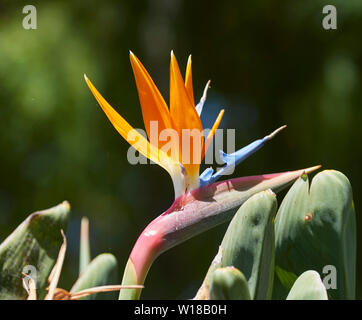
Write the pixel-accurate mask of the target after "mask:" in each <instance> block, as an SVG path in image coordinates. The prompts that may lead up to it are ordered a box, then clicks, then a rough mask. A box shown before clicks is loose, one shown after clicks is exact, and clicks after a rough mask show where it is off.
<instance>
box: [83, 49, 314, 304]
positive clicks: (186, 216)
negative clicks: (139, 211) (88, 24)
mask: <svg viewBox="0 0 362 320" xmlns="http://www.w3.org/2000/svg"><path fill="white" fill-rule="evenodd" d="M130 60H131V65H132V69H133V73H134V76H135V80H136V85H137V90H138V95H139V100H140V104H141V108H142V115H143V121H144V124H145V129H146V132H147V135H148V137H149V140H150V141H148V140H147V139H146V138H145V137H144V136H143V135H142V134H141V133H139V132H138V131H137V130H134V129H133V127H132V126H131V125H130V124H129V123H128V122H127V121H126V120H125V119H124V118H123V117H122V116H121V115H119V114H118V113H117V112H116V111H115V110H114V108H113V107H112V106H111V105H110V104H109V103H108V102H107V101H106V100H105V99H104V98H103V97H102V95H101V94H100V93H99V92H98V91H97V89H96V88H95V87H94V85H93V84H92V83H91V81H90V80H89V79H88V77H87V76H85V80H86V83H87V84H88V86H89V88H90V90H91V92H92V93H93V95H94V97H95V98H96V100H97V101H98V103H99V105H100V106H101V108H102V109H103V111H104V112H105V114H106V115H107V117H108V119H109V120H110V121H111V123H112V125H113V126H114V128H115V129H116V130H117V131H118V132H119V133H120V134H121V136H122V137H123V138H124V139H125V140H126V141H127V142H129V143H130V144H131V145H132V146H133V147H134V148H135V149H136V150H137V151H139V152H140V153H141V154H143V155H144V156H146V157H147V158H148V159H150V160H151V161H153V162H155V163H157V164H159V165H160V166H161V167H163V168H164V169H165V170H167V172H168V173H169V174H170V176H171V178H172V181H173V186H174V191H175V201H174V203H173V204H172V206H171V207H170V208H169V209H168V210H167V211H166V212H164V213H163V214H161V215H160V216H158V217H157V218H156V219H154V220H153V221H152V222H151V223H150V224H149V225H148V226H147V227H146V228H145V229H144V231H143V232H142V234H141V235H140V236H139V238H138V240H137V241H136V244H135V246H134V247H133V250H132V252H131V254H130V258H129V260H128V262H127V265H126V269H125V272H124V276H123V281H122V284H123V285H143V283H144V281H145V278H146V275H147V273H148V270H149V268H150V266H151V265H152V263H153V261H154V260H155V259H156V258H157V256H158V255H160V254H161V253H162V252H164V251H166V250H168V249H170V248H171V247H173V246H175V245H177V244H179V243H181V242H183V241H185V240H187V239H189V238H191V237H193V236H195V235H197V234H199V233H201V232H203V231H206V230H208V229H210V228H212V227H214V226H216V225H218V224H220V223H222V222H225V221H227V220H230V219H231V218H232V215H233V214H232V213H230V209H233V208H235V207H237V206H240V205H241V204H242V203H243V202H245V201H246V200H247V199H248V198H249V197H250V196H252V195H253V194H255V193H257V192H260V191H263V190H267V189H272V190H273V191H275V192H277V191H279V190H280V189H281V188H284V187H285V186H287V185H288V184H290V183H291V182H293V181H294V180H295V179H297V178H298V177H300V176H301V175H302V174H303V173H309V172H312V171H314V170H316V169H318V168H319V167H320V166H315V167H310V168H307V169H302V170H296V171H288V172H283V173H275V174H268V175H260V176H251V177H244V178H236V179H230V180H226V181H222V182H219V183H215V181H216V180H217V179H219V178H220V177H221V176H223V175H225V174H228V173H229V172H230V170H231V169H232V168H234V167H235V165H237V164H239V163H240V162H242V161H243V160H245V159H246V158H247V157H249V156H250V155H251V154H253V153H254V152H255V151H257V150H258V149H260V148H261V147H262V146H263V145H264V144H265V142H266V141H268V140H270V139H271V138H273V137H274V136H275V135H276V134H277V133H278V132H280V131H281V130H282V129H283V128H285V126H282V127H280V128H279V129H277V130H275V131H274V132H273V133H271V134H270V135H267V136H265V137H264V138H262V139H258V140H256V141H254V142H253V143H251V144H249V145H248V146H246V147H244V148H242V149H240V150H238V151H236V152H234V153H232V154H226V153H224V152H222V151H221V150H220V157H221V159H222V161H223V162H224V163H225V165H224V166H223V167H222V168H221V169H220V170H218V171H217V172H214V170H213V169H212V168H208V169H206V170H205V171H204V172H203V173H202V174H201V175H200V174H199V170H200V163H201V161H202V159H203V158H204V156H205V153H206V151H207V150H208V148H209V146H210V144H211V142H212V139H213V137H214V135H215V132H216V130H217V128H218V126H219V124H220V122H221V119H222V117H223V114H224V110H221V111H220V113H219V115H218V116H217V118H216V120H215V123H214V125H213V126H212V128H211V130H210V132H209V133H208V135H207V136H206V138H204V137H203V135H199V136H198V138H197V139H196V141H195V139H189V143H190V146H188V148H187V150H189V151H188V154H187V155H186V157H185V154H184V148H181V147H180V146H181V145H182V139H183V133H184V132H185V130H189V131H192V130H195V129H196V130H197V131H199V132H203V127H202V124H201V120H200V115H201V112H202V110H203V105H204V103H205V100H206V92H207V88H208V86H209V82H208V83H207V85H206V88H205V90H204V94H203V96H202V98H201V100H200V102H199V103H198V104H197V105H195V103H194V93H193V84H192V70H191V64H192V62H191V56H190V57H189V59H188V62H187V68H186V74H185V80H184V79H183V78H182V75H181V72H180V69H179V66H178V63H177V61H176V58H175V55H174V53H173V52H171V63H170V108H168V107H167V104H166V102H165V101H164V99H163V97H162V95H161V93H160V92H159V90H158V89H157V87H156V85H155V83H154V82H153V80H152V78H151V76H150V75H149V74H148V72H147V71H146V69H145V67H144V66H143V65H142V63H141V62H140V61H139V60H138V58H137V57H136V56H135V55H134V54H133V53H132V52H130ZM153 122H156V123H157V125H158V127H159V129H160V131H161V132H162V131H166V132H167V131H170V130H174V131H176V133H177V136H178V141H177V145H176V146H175V142H173V145H171V149H172V150H175V149H176V150H178V151H177V152H169V150H170V149H167V150H168V151H165V148H164V147H165V145H166V144H167V143H169V142H168V141H165V139H160V138H159V137H156V143H152V141H155V137H153V136H152V135H151V124H152V123H153ZM197 140H198V141H197ZM171 144H172V143H171ZM185 158H186V159H187V160H188V161H185V160H184V159H185ZM140 293H141V289H133V290H121V292H120V299H138V298H139V296H140Z"/></svg>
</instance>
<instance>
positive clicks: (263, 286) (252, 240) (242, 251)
mask: <svg viewBox="0 0 362 320" xmlns="http://www.w3.org/2000/svg"><path fill="white" fill-rule="evenodd" d="M276 210H277V201H276V197H275V194H274V193H273V192H271V191H270V190H267V191H263V192H260V193H258V194H256V195H254V196H252V197H251V198H250V199H248V200H247V201H246V202H245V203H244V204H243V205H242V206H241V207H240V208H239V210H238V211H237V213H236V214H235V216H234V218H233V219H232V221H231V222H230V224H229V227H228V229H227V231H226V233H225V235H224V239H223V241H222V243H221V246H220V250H219V253H218V255H217V256H216V257H215V259H214V261H213V263H212V265H211V266H210V268H209V271H208V273H207V275H206V277H205V280H204V283H203V285H202V286H201V288H200V290H199V292H198V294H197V296H196V298H197V299H204V298H208V296H209V295H208V288H209V281H210V279H209V278H210V276H211V274H212V273H213V272H214V270H215V269H216V268H218V267H227V266H234V267H235V268H238V269H239V270H242V271H243V273H244V275H245V277H246V279H247V281H248V287H249V290H250V295H251V297H252V299H269V298H270V297H271V293H272V287H273V276H274V223H273V217H274V216H275V213H276Z"/></svg>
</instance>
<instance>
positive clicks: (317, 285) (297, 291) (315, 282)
mask: <svg viewBox="0 0 362 320" xmlns="http://www.w3.org/2000/svg"><path fill="white" fill-rule="evenodd" d="M287 300H328V295H327V290H326V288H325V286H324V284H323V282H322V280H321V277H320V276H319V274H318V272H316V271H314V270H309V271H306V272H304V273H302V274H301V275H300V276H299V278H298V279H297V280H296V281H295V283H294V285H293V287H292V289H291V290H290V292H289V294H288V296H287Z"/></svg>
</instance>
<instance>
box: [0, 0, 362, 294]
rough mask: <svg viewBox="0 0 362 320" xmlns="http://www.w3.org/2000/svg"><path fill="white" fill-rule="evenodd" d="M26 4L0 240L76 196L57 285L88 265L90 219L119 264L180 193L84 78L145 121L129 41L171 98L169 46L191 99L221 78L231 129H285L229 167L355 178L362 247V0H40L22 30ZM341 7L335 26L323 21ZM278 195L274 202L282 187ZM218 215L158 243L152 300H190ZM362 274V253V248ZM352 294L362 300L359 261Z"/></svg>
mask: <svg viewBox="0 0 362 320" xmlns="http://www.w3.org/2000/svg"><path fill="white" fill-rule="evenodd" d="M27 4H29V3H28V2H23V1H10V0H8V1H4V0H1V1H0V104H1V107H0V119H1V126H0V150H1V157H0V177H1V178H0V241H2V240H3V239H4V238H5V237H6V236H7V235H8V234H9V233H10V232H11V231H13V230H14V229H15V227H16V226H17V225H18V224H19V223H20V222H21V221H23V220H24V219H25V217H26V216H27V215H28V214H29V213H31V212H33V211H36V210H39V209H45V208H48V207H51V206H53V205H55V204H57V203H60V202H61V201H63V200H68V201H69V202H70V203H71V206H72V219H71V221H70V224H69V228H68V232H67V237H68V243H69V247H68V253H67V256H66V260H65V268H64V272H63V274H62V277H61V281H60V285H61V286H62V287H64V288H66V289H68V288H69V287H70V286H71V284H72V283H73V282H74V280H75V279H76V277H77V273H78V249H79V226H80V218H81V217H82V216H87V217H89V220H90V235H91V247H92V256H93V257H94V256H96V255H97V254H99V253H102V252H111V253H113V254H115V255H116V256H117V258H118V260H119V264H120V270H119V272H120V276H121V275H122V271H123V267H124V265H125V263H126V261H127V258H128V255H129V253H130V251H131V249H132V246H133V244H134V242H135V241H136V239H137V237H138V235H139V234H140V232H141V231H142V229H143V228H144V227H145V226H146V225H147V224H148V223H149V222H150V221H151V220H152V219H153V218H155V217H156V216H157V215H159V214H160V213H162V212H163V211H165V210H166V209H167V208H168V207H169V206H170V205H171V203H172V201H173V189H172V183H171V179H170V178H169V176H168V174H167V173H166V172H165V171H164V170H163V169H161V168H160V167H158V166H155V165H147V166H146V165H143V166H142V165H139V166H132V165H130V164H129V163H128V162H127V158H126V155H127V150H128V147H129V146H128V144H127V142H125V141H124V140H123V139H122V138H121V137H120V136H119V135H118V133H117V132H116V131H115V130H114V129H113V127H112V126H111V124H110V123H109V121H108V120H107V118H106V117H105V115H104V114H103V112H102V111H101V109H100V107H99V106H98V105H97V103H96V101H95V99H94V98H93V96H92V95H91V93H90V91H89V90H88V88H87V86H86V84H85V82H84V80H83V74H84V73H86V74H87V75H88V76H89V77H90V79H91V80H92V81H93V83H94V84H95V86H96V87H97V88H98V90H100V92H101V93H102V94H103V95H104V97H106V98H107V99H108V101H109V102H110V103H111V104H112V105H113V106H114V107H115V108H116V109H117V110H118V111H119V112H120V113H121V114H122V115H123V116H124V117H125V118H126V119H127V120H128V121H129V122H130V123H131V124H132V125H133V126H134V127H136V128H143V123H142V115H141V110H140V107H139V102H138V95H137V90H136V86H135V82H134V78H133V74H132V69H131V66H130V63H129V58H128V50H130V49H131V50H132V51H133V52H134V53H135V54H136V55H137V56H138V57H139V58H140V59H141V61H142V62H143V64H144V65H145V66H146V68H147V69H148V71H149V72H150V74H151V76H152V77H153V79H154V81H155V82H156V84H157V85H158V86H159V88H160V90H161V92H162V93H163V95H164V97H165V99H166V101H168V84H169V79H168V78H169V57H170V50H171V49H174V51H175V54H176V56H177V58H178V61H179V63H180V66H181V67H182V68H183V69H184V68H185V66H186V61H187V57H188V55H189V54H190V53H192V57H193V76H194V89H195V97H196V99H197V100H198V99H199V98H200V96H201V93H202V90H203V87H204V85H205V83H206V81H207V80H208V79H211V80H212V87H211V90H210V91H209V96H208V100H207V103H206V105H205V107H204V113H203V116H202V120H203V122H204V124H205V125H206V126H207V127H210V123H211V121H213V120H214V119H215V117H216V115H217V113H218V111H219V109H220V107H221V106H222V107H224V108H225V116H224V119H223V121H222V125H221V127H222V128H235V129H236V145H237V147H241V146H243V145H245V144H247V143H249V142H251V141H253V140H255V139H257V138H261V137H263V136H265V135H266V134H268V133H269V132H271V131H272V130H274V129H275V128H277V127H279V126H281V125H283V124H287V125H288V128H287V129H286V130H285V131H284V132H283V133H281V134H280V135H279V136H278V137H277V138H275V139H274V140H273V141H272V142H270V143H268V144H267V145H266V146H265V147H264V148H263V149H262V150H260V151H259V152H258V153H256V154H255V155H253V156H252V157H251V158H250V159H248V160H246V161H245V162H244V163H243V164H242V165H240V166H239V167H238V168H237V169H236V172H235V174H234V177H237V176H244V175H254V174H262V173H271V172H278V171H286V170H292V169H299V168H304V167H309V166H312V165H316V164H322V165H323V168H324V169H330V168H333V169H336V170H340V171H342V172H343V173H344V174H346V175H347V177H348V178H349V179H350V181H351V183H352V186H353V190H354V199H355V206H356V210H357V222H358V228H359V230H358V232H359V233H358V247H361V246H360V244H361V236H362V220H361V218H360V216H359V211H360V207H361V196H360V194H361V191H362V179H361V177H362V174H361V163H362V149H361V139H360V134H361V120H362V119H361V118H362V112H361V107H362V104H361V97H362V90H361V80H362V72H361V71H362V70H361V66H362V42H361V31H362V2H361V1H360V0H349V1H345V0H338V1H319V0H304V1H296V0H293V1H290V0H289V1H287V0H284V1H281V0H277V1H268V0H259V1H250V0H249V1H235V2H234V1H228V2H226V1H225V2H221V1H215V2H210V1H207V2H202V1H175V0H173V1H168V0H152V1H151V0H149V1H141V0H138V1H127V2H126V1H102V2H95V1H79V0H78V1H38V0H37V1H34V3H32V4H33V5H35V6H36V8H37V17H38V28H37V29H36V30H25V29H23V27H22V19H23V17H24V16H25V15H24V14H23V13H22V8H23V6H25V5H27ZM327 4H334V5H335V6H336V7H337V12H338V29H337V30H329V31H326V30H324V29H323V28H322V19H323V16H324V15H323V14H322V8H323V6H324V5H327ZM282 195H283V194H281V195H280V196H279V197H278V198H279V201H281V199H282ZM226 227H227V225H222V226H220V227H218V228H216V229H214V230H211V231H209V232H206V233H204V234H202V235H200V236H198V237H196V238H194V239H191V240H189V241H188V242H186V243H184V244H182V245H180V246H178V247H176V248H174V249H173V250H171V251H169V252H167V253H165V254H163V255H162V256H161V257H160V258H159V259H158V260H157V261H156V263H155V264H154V265H153V267H152V269H151V271H150V273H149V276H148V278H147V281H146V284H145V285H146V288H145V290H144V292H143V296H142V297H143V298H145V299H151V298H154V299H164V298H169V299H180V298H191V297H192V296H193V295H194V294H195V292H196V290H197V288H198V287H199V285H200V284H201V281H202V279H203V276H204V275H205V273H206V271H207V268H208V266H209V264H210V262H211V260H212V258H213V257H214V255H215V254H216V252H217V248H218V245H219V243H220V241H221V239H222V235H223V233H224V231H225V229H226ZM357 268H358V270H359V271H362V254H359V255H358V266H357ZM357 276H358V297H359V298H361V297H362V272H358V273H357Z"/></svg>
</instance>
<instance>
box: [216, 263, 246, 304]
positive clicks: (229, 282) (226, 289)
mask: <svg viewBox="0 0 362 320" xmlns="http://www.w3.org/2000/svg"><path fill="white" fill-rule="evenodd" d="M210 299H212V300H250V299H251V298H250V292H249V288H248V282H247V281H246V278H245V276H244V275H243V273H242V272H241V271H240V270H238V269H236V268H234V267H226V268H218V269H216V270H215V271H214V272H213V274H212V275H211V279H210Z"/></svg>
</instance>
